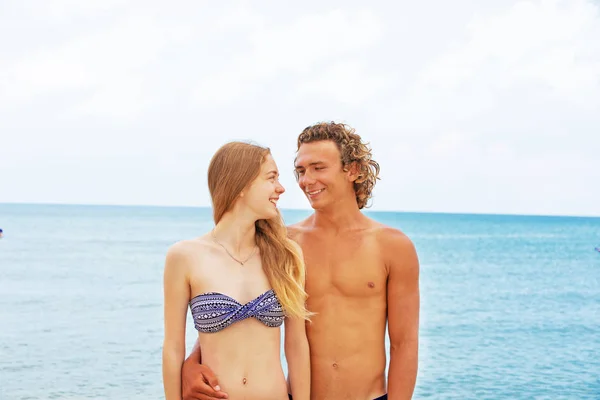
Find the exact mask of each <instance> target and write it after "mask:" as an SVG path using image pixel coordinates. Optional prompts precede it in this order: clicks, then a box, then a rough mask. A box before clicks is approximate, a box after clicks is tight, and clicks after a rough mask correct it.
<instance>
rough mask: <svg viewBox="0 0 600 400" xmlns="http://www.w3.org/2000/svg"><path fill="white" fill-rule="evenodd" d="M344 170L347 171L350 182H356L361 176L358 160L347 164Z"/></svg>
mask: <svg viewBox="0 0 600 400" xmlns="http://www.w3.org/2000/svg"><path fill="white" fill-rule="evenodd" d="M344 171H346V176H347V177H348V180H349V181H350V182H354V181H356V180H357V179H358V178H360V168H359V166H358V163H357V162H353V163H350V164H348V165H346V167H345V168H344Z"/></svg>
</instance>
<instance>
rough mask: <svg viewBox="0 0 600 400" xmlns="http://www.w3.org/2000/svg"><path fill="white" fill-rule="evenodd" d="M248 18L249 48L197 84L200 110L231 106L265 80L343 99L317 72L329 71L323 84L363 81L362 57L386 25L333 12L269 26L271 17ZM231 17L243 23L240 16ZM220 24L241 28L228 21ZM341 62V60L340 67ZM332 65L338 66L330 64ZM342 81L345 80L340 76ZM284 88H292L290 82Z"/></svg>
mask: <svg viewBox="0 0 600 400" xmlns="http://www.w3.org/2000/svg"><path fill="white" fill-rule="evenodd" d="M242 17H243V18H248V19H249V21H250V23H246V24H244V25H242V26H243V27H244V29H245V30H246V31H245V32H244V33H243V35H244V40H243V42H244V44H245V47H244V50H243V51H242V52H241V54H239V53H237V54H235V55H234V56H233V57H231V58H230V59H229V60H228V63H227V65H226V66H225V67H224V68H222V69H219V70H218V71H216V72H214V73H212V74H209V75H208V76H204V77H203V78H202V79H201V81H200V82H199V83H198V84H197V87H196V89H195V90H194V92H193V95H192V97H193V99H194V101H195V103H196V104H197V105H198V106H200V107H206V106H210V107H214V106H224V105H228V104H231V103H233V102H235V101H236V100H238V99H240V98H242V97H243V96H244V95H245V94H247V93H248V92H251V91H260V90H261V88H262V87H263V85H264V82H267V81H273V80H274V79H277V78H280V77H281V76H284V75H287V76H288V77H291V78H292V79H300V80H301V81H303V80H305V79H306V80H307V82H306V87H301V88H300V89H299V92H301V93H304V94H306V93H315V94H325V95H327V96H331V95H333V98H334V99H336V100H337V99H338V97H339V95H338V94H337V93H332V89H336V88H338V89H339V87H335V85H334V87H331V85H328V87H325V89H324V91H323V92H322V91H321V90H320V88H319V81H318V80H317V81H315V80H312V79H311V78H312V76H311V74H318V73H319V71H320V70H323V69H324V70H325V71H326V72H325V74H324V75H323V76H322V77H321V78H320V79H321V80H323V79H327V78H328V77H329V75H331V74H337V73H340V74H341V78H347V79H357V80H360V78H362V76H363V74H364V72H363V71H362V69H363V67H362V66H361V61H359V59H358V58H357V57H359V56H360V55H361V53H360V52H361V51H362V50H364V49H365V48H368V47H369V46H372V45H373V44H374V43H375V42H377V40H378V39H379V38H380V37H381V34H382V29H381V21H379V20H378V18H377V17H376V16H375V15H374V14H373V13H371V12H368V10H367V11H365V10H358V11H342V10H333V11H331V12H326V13H324V14H312V15H306V16H300V17H299V18H298V19H296V20H295V21H293V22H292V23H289V24H286V23H282V22H281V21H278V22H279V23H278V24H267V23H266V22H265V20H266V19H265V18H262V17H259V16H257V15H256V14H254V13H250V12H244V13H243V14H242ZM227 18H232V20H233V21H237V20H239V19H240V15H239V14H233V15H232V16H231V17H227ZM227 18H226V19H225V21H227ZM218 26H220V27H223V26H226V27H231V28H233V27H235V28H237V29H239V28H240V26H239V25H238V24H234V23H233V22H228V23H224V22H223V21H221V22H220V23H219V24H218ZM336 59H339V60H340V62H337V63H336V62H335V61H336ZM332 62H333V63H334V65H333V66H329V63H332ZM337 79H338V80H340V76H338V77H337ZM373 80H374V79H373ZM376 83H379V81H377V82H376ZM283 84H286V86H288V85H287V81H283ZM290 86H291V87H292V88H293V87H295V86H296V85H295V84H292V85H290ZM338 86H340V85H338ZM363 86H367V85H363ZM368 86H370V85H368ZM369 90H374V89H369Z"/></svg>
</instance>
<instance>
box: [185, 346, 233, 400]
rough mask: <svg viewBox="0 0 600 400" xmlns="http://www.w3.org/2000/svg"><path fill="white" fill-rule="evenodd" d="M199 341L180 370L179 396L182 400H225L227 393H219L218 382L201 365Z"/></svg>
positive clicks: (212, 373)
mask: <svg viewBox="0 0 600 400" xmlns="http://www.w3.org/2000/svg"><path fill="white" fill-rule="evenodd" d="M201 362H202V350H201V349H200V340H196V343H195V344H194V348H193V350H192V352H191V353H190V355H189V356H188V358H187V359H186V360H185V361H184V362H183V367H182V368H181V394H182V398H183V400H217V399H226V398H227V393H224V392H221V388H220V387H219V381H218V380H217V377H216V376H215V374H214V372H212V370H211V369H210V368H208V367H207V366H206V365H202V364H201Z"/></svg>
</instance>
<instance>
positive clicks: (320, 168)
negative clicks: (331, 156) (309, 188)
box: [315, 167, 325, 171]
mask: <svg viewBox="0 0 600 400" xmlns="http://www.w3.org/2000/svg"><path fill="white" fill-rule="evenodd" d="M322 169H325V167H315V170H317V171H320V170H322Z"/></svg>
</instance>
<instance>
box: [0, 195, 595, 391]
mask: <svg viewBox="0 0 600 400" xmlns="http://www.w3.org/2000/svg"><path fill="white" fill-rule="evenodd" d="M283 214H284V217H285V218H286V221H287V222H288V223H292V222H295V221H298V220H299V219H301V218H303V217H304V216H306V215H308V214H309V212H308V211H288V210H284V212H283ZM370 215H371V216H372V217H373V218H375V219H377V220H379V221H381V222H383V223H386V224H389V225H392V226H394V227H397V228H400V229H402V230H403V231H405V232H406V233H407V234H408V235H409V236H411V238H412V239H413V241H414V242H415V244H416V246H417V249H418V252H419V256H420V260H421V293H422V308H421V346H420V368H419V377H418V382H417V387H416V390H415V396H414V398H415V399H600V254H599V253H598V252H596V251H594V247H595V246H597V245H599V244H600V219H599V218H568V217H527V216H491V215H456V214H413V213H371V214H370ZM211 225H212V224H211V214H210V210H208V209H198V208H160V207H103V206H102V207H101V206H49V205H48V206H46V205H9V204H0V227H1V228H2V229H4V233H5V238H4V239H2V240H0V399H2V400H4V399H9V400H12V399H159V398H161V396H162V383H161V344H162V306H161V304H162V286H161V285H162V281H161V279H162V268H163V260H164V254H165V251H166V249H167V247H168V246H169V245H170V244H171V243H173V242H175V241H177V240H180V239H182V238H190V237H194V236H197V235H198V234H199V233H202V232H204V231H207V230H208V229H209V228H210V227H211ZM189 325H190V326H189V328H190V329H188V338H189V345H190V346H191V345H192V342H193V339H194V337H195V333H194V332H193V328H192V327H191V324H189Z"/></svg>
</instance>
